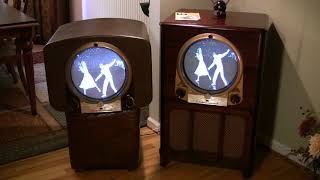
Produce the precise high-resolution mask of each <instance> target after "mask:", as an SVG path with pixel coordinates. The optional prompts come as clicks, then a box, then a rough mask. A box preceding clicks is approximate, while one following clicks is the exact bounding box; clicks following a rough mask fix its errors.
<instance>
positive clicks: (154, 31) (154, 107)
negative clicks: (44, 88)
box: [149, 0, 160, 122]
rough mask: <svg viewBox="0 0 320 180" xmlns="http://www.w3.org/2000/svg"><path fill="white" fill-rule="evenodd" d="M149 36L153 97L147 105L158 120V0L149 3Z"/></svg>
mask: <svg viewBox="0 0 320 180" xmlns="http://www.w3.org/2000/svg"><path fill="white" fill-rule="evenodd" d="M149 10H150V18H149V37H150V42H151V48H152V84H153V87H152V88H153V99H152V102H151V104H150V106H149V113H150V117H151V118H152V119H154V120H156V121H158V122H159V110H160V109H159V96H160V94H159V88H160V78H159V77H160V68H159V67H160V25H159V23H160V0H152V1H151V4H150V9H149Z"/></svg>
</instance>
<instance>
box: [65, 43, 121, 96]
mask: <svg viewBox="0 0 320 180" xmlns="http://www.w3.org/2000/svg"><path fill="white" fill-rule="evenodd" d="M126 70H127V65H126V63H125V61H124V60H123V59H122V58H121V57H120V56H119V55H118V54H117V53H116V52H115V51H112V50H111V49H108V48H103V47H92V48H87V49H85V50H83V51H81V52H80V53H78V54H77V55H76V56H75V59H74V61H73V63H72V65H71V78H72V81H73V84H74V86H75V87H76V89H77V90H78V91H79V92H80V93H81V94H83V95H84V96H87V97H89V98H92V99H105V98H108V97H110V96H112V95H114V94H116V93H117V92H119V90H121V88H122V87H123V85H124V82H125V80H126V72H127V71H126Z"/></svg>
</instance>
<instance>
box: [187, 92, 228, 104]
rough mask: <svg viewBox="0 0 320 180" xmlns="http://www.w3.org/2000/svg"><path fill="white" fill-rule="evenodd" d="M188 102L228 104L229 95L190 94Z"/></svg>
mask: <svg viewBox="0 0 320 180" xmlns="http://www.w3.org/2000/svg"><path fill="white" fill-rule="evenodd" d="M188 102H189V103H196V104H205V105H212V106H228V98H227V97H213V96H206V95H198V94H188Z"/></svg>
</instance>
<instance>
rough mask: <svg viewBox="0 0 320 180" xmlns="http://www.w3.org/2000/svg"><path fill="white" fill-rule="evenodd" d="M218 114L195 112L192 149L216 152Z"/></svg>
mask: <svg viewBox="0 0 320 180" xmlns="http://www.w3.org/2000/svg"><path fill="white" fill-rule="evenodd" d="M221 120H222V116H221V115H220V114H213V113H204V112H195V113H194V125H193V131H194V132H193V133H194V134H193V135H194V136H193V149H194V150H195V151H205V152H210V153H217V152H218V143H219V128H220V126H221Z"/></svg>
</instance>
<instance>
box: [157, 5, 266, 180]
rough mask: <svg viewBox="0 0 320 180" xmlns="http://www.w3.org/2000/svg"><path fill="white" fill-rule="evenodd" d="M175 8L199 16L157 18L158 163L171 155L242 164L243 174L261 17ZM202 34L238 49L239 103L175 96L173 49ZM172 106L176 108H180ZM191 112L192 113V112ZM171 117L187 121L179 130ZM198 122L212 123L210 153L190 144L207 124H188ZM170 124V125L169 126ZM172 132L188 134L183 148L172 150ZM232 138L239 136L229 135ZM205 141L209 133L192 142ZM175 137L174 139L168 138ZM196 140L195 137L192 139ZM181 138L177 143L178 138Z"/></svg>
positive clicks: (248, 165) (250, 140)
mask: <svg viewBox="0 0 320 180" xmlns="http://www.w3.org/2000/svg"><path fill="white" fill-rule="evenodd" d="M178 11H183V12H199V13H200V16H201V19H200V20H199V21H176V20H175V19H174V14H173V15H171V16H170V17H168V18H167V19H166V20H164V21H163V22H161V89H160V91H161V97H162V99H161V147H160V157H161V165H163V166H165V165H167V164H168V163H169V162H170V161H171V160H178V161H182V162H196V163H201V164H211V165H212V164H215V165H218V166H223V167H231V168H237V169H242V170H243V173H244V175H246V176H249V175H250V174H251V171H252V162H253V158H254V154H253V152H254V151H253V150H254V143H255V122H256V113H257V109H258V105H259V102H258V99H259V84H260V78H261V66H262V59H261V57H262V51H263V42H264V34H265V28H266V25H267V20H268V19H267V16H266V15H264V14H255V13H241V12H227V17H226V19H217V18H216V17H214V15H213V11H211V10H191V9H181V10H178ZM202 33H216V34H219V35H221V36H223V37H225V38H227V39H228V40H229V41H231V42H232V43H233V44H234V45H235V46H236V47H237V48H238V50H239V51H240V53H241V56H242V59H243V68H244V71H243V101H242V103H241V104H239V105H235V106H228V107H218V106H207V105H200V104H189V103H187V102H184V101H182V100H180V99H178V98H177V97H176V94H175V76H176V64H177V58H178V53H179V50H180V48H181V47H182V45H183V44H184V43H185V42H186V41H187V40H188V39H190V38H192V37H194V36H196V35H198V34H202ZM177 110H181V112H180V111H177ZM183 112H185V113H187V114H189V116H188V117H187V118H186V117H184V116H182V114H183ZM171 113H173V115H172V114H171ZM174 113H176V114H174ZM197 113H198V117H196V114H197ZM206 113H209V114H215V115H218V116H220V117H221V118H212V117H211V116H208V115H206ZM179 114H180V115H181V116H180V117H179ZM200 116H203V117H200ZM181 117H184V118H181ZM177 119H179V123H180V124H181V123H183V122H185V123H187V124H184V125H183V126H181V131H182V132H178V131H179V124H178V125H177V124H174V123H175V122H174V121H177ZM199 121H203V122H201V123H205V122H208V124H212V125H213V124H215V125H217V126H218V127H211V128H212V130H214V129H218V132H216V136H217V137H215V138H214V139H215V140H214V141H215V143H216V141H217V142H218V145H217V149H216V152H208V151H199V150H195V149H196V148H195V147H193V146H194V145H192V144H193V142H194V135H195V134H194V133H195V132H199V131H201V128H202V129H203V130H208V129H206V128H210V127H205V126H199V125H198V126H196V127H197V128H200V129H194V128H195V126H194V124H195V123H198V124H199ZM212 121H214V122H212ZM237 123H238V124H237ZM239 123H240V124H239ZM170 124H171V126H172V127H175V128H174V129H171V127H170ZM181 125H182V124H181ZM177 127H178V128H177ZM209 130H210V129H209ZM186 132H187V135H185V136H186V137H183V136H184V135H181V134H179V133H182V134H183V133H184V134H186ZM227 133H229V134H227ZM230 133H231V134H230ZM175 136H181V138H188V139H189V141H190V142H188V144H186V145H183V144H180V145H181V147H187V148H184V149H183V150H181V149H179V150H177V149H174V147H175V145H177V147H178V144H174V146H172V144H170V141H171V140H172V139H171V138H177V137H175ZM234 137H238V138H243V139H241V140H237V139H234V140H233V139H232V138H234ZM211 140H213V138H210V137H207V138H203V139H202V141H203V142H198V143H200V144H201V143H202V145H203V143H204V144H205V143H207V144H208V149H210V148H211V149H212V146H210V145H211V144H210V143H211V142H210V141H211ZM176 141H177V140H174V142H176ZM198 141H200V140H199V139H198ZM236 141H239V142H242V144H240V143H238V144H237V142H236ZM181 143H183V142H182V141H181ZM212 143H213V142H212ZM239 144H240V145H239ZM196 145H197V144H196ZM232 145H234V146H240V147H234V148H235V150H233V149H230V147H232ZM236 148H239V149H236ZM211 151H212V150H211ZM231 156H235V157H231Z"/></svg>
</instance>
